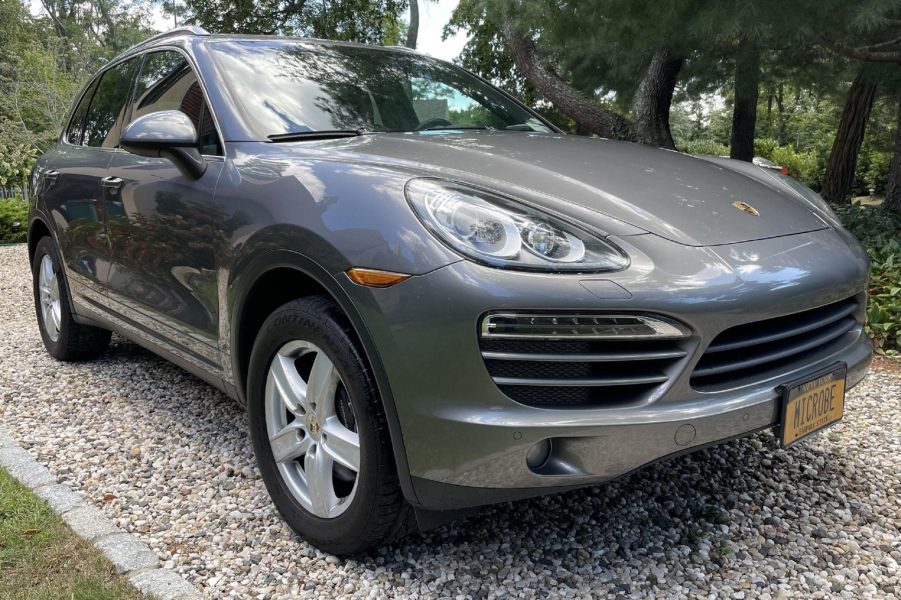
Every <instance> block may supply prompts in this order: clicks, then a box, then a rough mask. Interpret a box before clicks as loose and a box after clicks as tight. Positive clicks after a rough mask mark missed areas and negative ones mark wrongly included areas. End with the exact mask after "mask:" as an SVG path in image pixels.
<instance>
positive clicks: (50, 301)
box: [31, 237, 110, 361]
mask: <svg viewBox="0 0 901 600" xmlns="http://www.w3.org/2000/svg"><path fill="white" fill-rule="evenodd" d="M31 270H32V276H33V282H34V306H35V312H36V313H37V319H38V328H39V329H40V332H41V339H42V340H43V341H44V347H46V348H47V352H49V353H50V355H51V356H52V357H54V358H56V359H59V360H65V361H74V360H87V359H91V358H94V357H96V356H97V355H99V354H100V353H102V352H103V351H104V350H105V349H106V347H107V346H108V345H109V341H110V332H109V331H107V330H106V329H101V328H99V327H92V326H90V325H82V324H80V323H76V322H75V319H74V318H73V317H72V309H71V304H70V302H69V290H68V286H67V285H66V281H65V273H64V271H63V269H62V267H61V263H60V259H59V252H58V251H57V249H56V245H55V244H54V243H53V239H52V238H50V237H43V238H41V239H40V240H39V241H38V243H37V246H36V247H35V252H34V261H33V262H32V265H31Z"/></svg>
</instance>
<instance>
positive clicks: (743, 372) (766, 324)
mask: <svg viewBox="0 0 901 600" xmlns="http://www.w3.org/2000/svg"><path fill="white" fill-rule="evenodd" d="M859 309H860V304H859V302H858V300H857V299H856V298H848V299H847V300H842V301H841V302H836V303H834V304H828V305H826V306H821V307H819V308H815V309H812V310H808V311H804V312H800V313H796V314H793V315H788V316H784V317H778V318H775V319H769V320H766V321H758V322H754V323H748V324H745V325H739V326H738V327H733V328H731V329H727V330H726V331H724V332H722V333H721V334H720V335H718V336H717V337H716V338H715V339H714V340H713V342H711V343H710V346H708V347H707V350H706V351H705V352H704V355H703V356H702V357H701V360H700V361H698V364H697V365H696V366H695V369H694V372H693V373H692V376H691V385H692V387H694V388H695V389H699V390H705V389H710V388H715V387H717V386H720V385H722V384H724V383H727V382H729V381H735V380H742V379H746V378H753V377H759V376H762V375H764V376H765V375H766V374H767V373H768V372H770V371H772V370H774V369H780V368H784V367H788V366H790V365H792V364H793V363H796V362H798V361H803V360H804V359H805V358H807V357H809V356H810V355H812V354H813V353H815V352H818V351H820V350H823V349H828V348H829V347H831V346H836V345H840V344H842V343H845V342H846V341H847V340H846V337H847V334H848V333H849V332H851V331H854V330H856V329H857V328H858V327H859V325H860V323H859V322H858V320H857V314H858V312H859Z"/></svg>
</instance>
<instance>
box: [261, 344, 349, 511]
mask: <svg viewBox="0 0 901 600" xmlns="http://www.w3.org/2000/svg"><path fill="white" fill-rule="evenodd" d="M265 412H266V433H267V435H268V437H269V445H270V448H271V449H272V455H273V458H274V459H275V462H276V465H277V466H278V470H279V473H280V474H281V476H282V479H283V481H284V483H285V485H286V486H287V488H288V490H289V491H290V492H291V494H292V496H294V498H295V499H296V500H297V501H298V502H299V503H300V505H301V506H303V508H304V509H306V510H307V511H309V512H310V513H312V514H314V515H316V516H317V517H320V518H324V519H331V518H334V517H337V516H338V515H340V514H342V513H343V512H344V511H345V510H347V507H348V506H350V503H351V502H352V501H353V498H354V495H355V493H356V490H357V478H358V474H359V472H360V437H359V434H358V433H357V427H356V420H355V418H354V414H353V406H352V405H351V403H350V398H349V396H348V394H347V390H346V388H345V386H344V383H343V382H342V381H341V376H340V375H339V373H338V371H337V369H336V368H335V365H334V363H333V362H332V361H331V359H330V358H329V357H328V356H327V355H326V354H325V352H323V351H322V350H321V349H320V348H318V347H317V346H316V345H314V344H312V343H310V342H307V341H302V340H297V341H293V342H289V343H287V344H285V345H283V346H282V347H281V348H280V349H279V351H278V353H276V355H275V357H274V358H273V359H272V362H271V363H270V365H269V372H268V375H267V378H266V391H265Z"/></svg>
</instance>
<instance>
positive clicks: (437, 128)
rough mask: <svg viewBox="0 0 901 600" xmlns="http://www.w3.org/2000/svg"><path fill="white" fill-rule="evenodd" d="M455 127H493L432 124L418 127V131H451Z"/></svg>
mask: <svg viewBox="0 0 901 600" xmlns="http://www.w3.org/2000/svg"><path fill="white" fill-rule="evenodd" d="M455 129H483V130H487V131H492V130H493V129H494V127H489V126H488V125H434V126H432V127H425V128H423V129H420V130H419V131H441V130H447V131H453V130H455Z"/></svg>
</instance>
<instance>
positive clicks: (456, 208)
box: [405, 179, 629, 271]
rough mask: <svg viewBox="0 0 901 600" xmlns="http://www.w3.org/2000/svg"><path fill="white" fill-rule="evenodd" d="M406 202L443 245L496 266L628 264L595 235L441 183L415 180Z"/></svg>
mask: <svg viewBox="0 0 901 600" xmlns="http://www.w3.org/2000/svg"><path fill="white" fill-rule="evenodd" d="M405 192H406V195H407V200H408V201H409V202H410V205H411V206H412V207H413V210H414V211H415V212H416V214H417V215H418V216H419V218H420V219H421V220H422V222H423V223H424V224H425V226H426V227H427V228H428V229H429V230H430V231H431V232H432V233H433V234H435V236H436V237H438V238H439V239H440V240H442V241H443V242H445V243H446V244H448V245H449V246H451V247H452V248H454V249H455V250H457V251H458V252H460V253H461V254H463V255H465V256H467V257H469V258H472V259H473V260H476V261H479V262H483V263H486V264H489V265H492V266H495V267H505V268H510V269H527V270H543V271H612V270H618V269H623V268H625V267H626V266H628V264H629V259H628V257H626V255H625V254H623V252H622V251H620V250H619V249H618V248H616V247H614V246H613V245H612V244H610V243H608V242H606V241H604V240H602V239H601V238H599V237H597V236H596V235H594V234H592V233H589V232H588V231H585V230H583V229H582V228H580V227H578V226H576V225H573V224H572V223H568V222H566V221H563V220H562V219H559V218H557V217H554V216H552V215H549V214H545V213H544V212H542V211H539V210H537V209H534V208H532V207H529V206H526V205H524V204H521V203H519V202H516V201H514V200H511V199H509V198H506V197H503V196H501V195H499V194H495V193H492V192H487V191H484V190H480V189H476V188H472V187H469V186H466V185H462V184H458V183H453V182H450V181H441V180H437V179H412V180H410V181H409V182H408V183H407V187H406V190H405Z"/></svg>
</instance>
